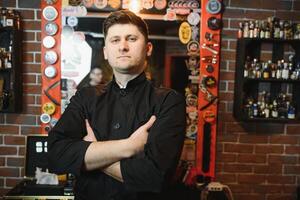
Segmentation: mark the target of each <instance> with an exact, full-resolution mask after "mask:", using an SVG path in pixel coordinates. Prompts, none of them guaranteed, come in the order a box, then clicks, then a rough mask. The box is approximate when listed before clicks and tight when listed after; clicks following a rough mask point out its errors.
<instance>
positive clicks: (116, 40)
mask: <svg viewBox="0 0 300 200" xmlns="http://www.w3.org/2000/svg"><path fill="white" fill-rule="evenodd" d="M119 41H120V40H119V39H113V40H111V43H113V44H115V43H117V42H119Z"/></svg>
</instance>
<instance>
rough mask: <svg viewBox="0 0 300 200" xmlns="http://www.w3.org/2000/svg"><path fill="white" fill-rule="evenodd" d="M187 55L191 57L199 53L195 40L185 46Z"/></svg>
mask: <svg viewBox="0 0 300 200" xmlns="http://www.w3.org/2000/svg"><path fill="white" fill-rule="evenodd" d="M187 50H188V53H189V54H191V55H194V54H198V53H199V43H198V42H197V41H195V40H193V41H190V42H189V43H188V45H187Z"/></svg>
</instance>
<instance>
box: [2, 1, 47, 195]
mask: <svg viewBox="0 0 300 200" xmlns="http://www.w3.org/2000/svg"><path fill="white" fill-rule="evenodd" d="M0 7H7V8H13V9H16V10H18V11H20V13H21V18H22V28H23V30H24V31H23V34H22V37H23V41H22V44H20V46H21V45H22V48H23V64H22V66H18V67H21V68H22V76H23V99H22V101H23V111H22V113H20V114H0V198H1V197H2V196H3V195H4V194H5V193H6V192H7V191H8V190H9V189H10V188H11V187H13V186H15V185H16V184H17V183H18V182H19V181H20V180H21V179H22V178H21V177H23V176H24V167H23V166H24V163H25V157H24V155H25V136H26V135H28V134H38V133H39V113H40V96H41V95H40V93H41V72H40V71H41V70H40V68H41V67H40V60H41V54H40V34H41V30H40V29H41V28H40V8H39V7H40V1H39V0H0ZM20 101H21V100H20Z"/></svg>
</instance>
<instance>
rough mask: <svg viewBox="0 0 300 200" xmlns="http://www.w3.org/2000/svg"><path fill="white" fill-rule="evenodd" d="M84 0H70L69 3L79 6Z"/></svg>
mask: <svg viewBox="0 0 300 200" xmlns="http://www.w3.org/2000/svg"><path fill="white" fill-rule="evenodd" d="M81 2H82V0H69V5H71V6H79V5H80V4H81Z"/></svg>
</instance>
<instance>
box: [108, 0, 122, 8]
mask: <svg viewBox="0 0 300 200" xmlns="http://www.w3.org/2000/svg"><path fill="white" fill-rule="evenodd" d="M108 5H109V6H110V7H112V8H113V9H119V8H120V7H121V0H109V1H108Z"/></svg>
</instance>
